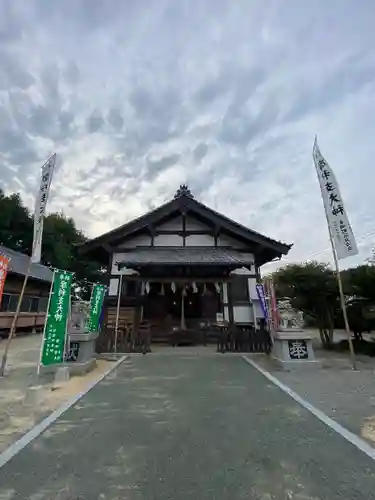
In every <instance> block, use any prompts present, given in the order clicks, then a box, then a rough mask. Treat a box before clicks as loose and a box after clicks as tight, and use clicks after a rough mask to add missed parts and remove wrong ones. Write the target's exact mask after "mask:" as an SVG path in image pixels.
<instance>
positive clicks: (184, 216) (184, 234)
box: [182, 213, 187, 247]
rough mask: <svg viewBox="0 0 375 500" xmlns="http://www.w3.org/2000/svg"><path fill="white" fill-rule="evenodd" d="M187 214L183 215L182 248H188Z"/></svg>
mask: <svg viewBox="0 0 375 500" xmlns="http://www.w3.org/2000/svg"><path fill="white" fill-rule="evenodd" d="M186 236H187V235H186V213H184V214H182V246H184V247H186Z"/></svg>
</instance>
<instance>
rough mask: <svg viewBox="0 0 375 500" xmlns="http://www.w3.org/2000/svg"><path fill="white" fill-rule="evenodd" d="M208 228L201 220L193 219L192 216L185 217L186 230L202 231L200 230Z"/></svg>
mask: <svg viewBox="0 0 375 500" xmlns="http://www.w3.org/2000/svg"><path fill="white" fill-rule="evenodd" d="M206 229H207V230H210V229H212V228H210V227H209V226H207V224H203V223H202V222H200V221H198V220H196V219H194V218H193V217H186V230H188V231H202V230H206Z"/></svg>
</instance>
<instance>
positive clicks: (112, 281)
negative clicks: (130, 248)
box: [108, 278, 120, 297]
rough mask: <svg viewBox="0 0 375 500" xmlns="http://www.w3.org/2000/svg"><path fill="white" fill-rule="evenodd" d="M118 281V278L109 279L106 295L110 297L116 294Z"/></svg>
mask: <svg viewBox="0 0 375 500" xmlns="http://www.w3.org/2000/svg"><path fill="white" fill-rule="evenodd" d="M119 281H120V279H119V278H111V279H110V280H109V288H108V295H109V296H110V297H113V296H117V294H118V285H119Z"/></svg>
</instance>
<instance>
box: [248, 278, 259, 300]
mask: <svg viewBox="0 0 375 500" xmlns="http://www.w3.org/2000/svg"><path fill="white" fill-rule="evenodd" d="M256 285H257V280H256V278H249V295H250V298H251V300H259V297H258V293H257V289H256Z"/></svg>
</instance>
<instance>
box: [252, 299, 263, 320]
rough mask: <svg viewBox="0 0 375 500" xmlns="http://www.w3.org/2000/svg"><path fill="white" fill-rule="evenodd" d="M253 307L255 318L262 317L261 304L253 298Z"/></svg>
mask: <svg viewBox="0 0 375 500" xmlns="http://www.w3.org/2000/svg"><path fill="white" fill-rule="evenodd" d="M253 307H254V313H255V316H256V318H264V314H263V311H262V306H261V305H260V301H259V300H254V302H253Z"/></svg>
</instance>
